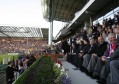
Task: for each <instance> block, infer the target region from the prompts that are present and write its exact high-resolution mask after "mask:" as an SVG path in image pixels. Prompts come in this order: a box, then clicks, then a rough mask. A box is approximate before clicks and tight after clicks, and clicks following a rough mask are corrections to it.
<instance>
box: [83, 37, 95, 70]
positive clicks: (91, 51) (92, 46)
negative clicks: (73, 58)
mask: <svg viewBox="0 0 119 84" xmlns="http://www.w3.org/2000/svg"><path fill="white" fill-rule="evenodd" d="M94 53H97V45H96V44H94V39H90V48H89V50H88V52H87V54H86V55H84V56H83V64H82V66H83V67H84V68H86V69H87V66H88V64H89V61H90V58H91V55H92V54H94Z"/></svg>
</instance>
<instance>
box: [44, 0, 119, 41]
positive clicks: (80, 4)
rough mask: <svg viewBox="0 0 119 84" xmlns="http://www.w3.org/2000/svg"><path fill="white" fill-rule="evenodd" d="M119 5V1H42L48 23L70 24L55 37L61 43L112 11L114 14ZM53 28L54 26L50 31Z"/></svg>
mask: <svg viewBox="0 0 119 84" xmlns="http://www.w3.org/2000/svg"><path fill="white" fill-rule="evenodd" d="M118 4H119V0H42V9H43V16H44V18H45V19H46V20H47V21H50V22H52V20H57V21H63V22H67V23H68V24H67V25H65V26H64V27H63V28H62V29H61V30H60V31H59V33H58V34H57V36H56V37H55V40H57V41H59V40H61V39H64V38H66V37H69V36H71V35H73V34H74V33H75V32H76V31H79V30H80V28H83V27H87V26H92V25H93V22H94V21H96V20H98V19H99V18H101V17H102V16H104V15H105V14H107V13H108V12H110V11H113V14H114V10H113V9H115V8H117V7H118V6H119V5H118ZM103 19H104V17H103ZM52 28H53V26H51V28H50V29H51V30H52ZM51 32H52V31H51Z"/></svg>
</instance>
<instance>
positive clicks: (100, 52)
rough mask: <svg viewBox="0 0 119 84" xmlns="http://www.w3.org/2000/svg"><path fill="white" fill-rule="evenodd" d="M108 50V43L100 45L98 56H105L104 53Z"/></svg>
mask: <svg viewBox="0 0 119 84" xmlns="http://www.w3.org/2000/svg"><path fill="white" fill-rule="evenodd" d="M106 49H107V42H104V43H103V44H101V45H98V48H97V56H98V57H101V56H103V55H104V52H105V51H106Z"/></svg>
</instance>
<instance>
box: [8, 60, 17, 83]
mask: <svg viewBox="0 0 119 84" xmlns="http://www.w3.org/2000/svg"><path fill="white" fill-rule="evenodd" d="M14 71H19V70H18V69H16V68H14V67H13V62H12V61H10V62H8V67H7V69H6V81H7V84H12V83H13V81H14V80H15V78H14Z"/></svg>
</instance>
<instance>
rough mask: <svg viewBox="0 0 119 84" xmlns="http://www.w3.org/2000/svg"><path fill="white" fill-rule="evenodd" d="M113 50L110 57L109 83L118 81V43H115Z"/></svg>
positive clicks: (113, 83)
mask: <svg viewBox="0 0 119 84" xmlns="http://www.w3.org/2000/svg"><path fill="white" fill-rule="evenodd" d="M117 45H118V47H117V48H116V50H115V52H114V53H113V54H112V56H111V57H110V60H111V62H110V74H111V83H112V84H118V83H119V43H118V44H117Z"/></svg>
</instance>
